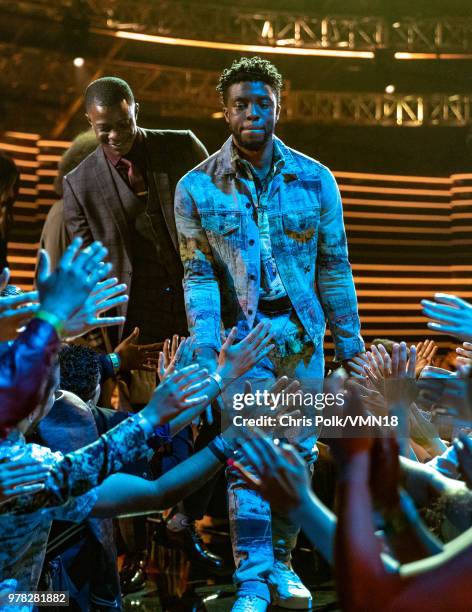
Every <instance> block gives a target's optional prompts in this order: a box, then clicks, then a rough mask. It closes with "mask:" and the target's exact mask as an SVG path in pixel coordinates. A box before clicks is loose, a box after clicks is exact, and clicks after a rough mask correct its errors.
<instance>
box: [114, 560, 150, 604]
mask: <svg viewBox="0 0 472 612" xmlns="http://www.w3.org/2000/svg"><path fill="white" fill-rule="evenodd" d="M146 561H147V559H146V555H135V556H133V557H126V559H125V562H124V565H123V568H122V569H121V572H120V585H121V592H122V594H123V595H128V594H129V593H136V591H141V590H142V589H143V588H144V587H145V586H146V579H147V576H146Z"/></svg>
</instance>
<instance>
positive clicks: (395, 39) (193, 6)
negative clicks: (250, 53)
mask: <svg viewBox="0 0 472 612" xmlns="http://www.w3.org/2000/svg"><path fill="white" fill-rule="evenodd" d="M236 4H237V3H236ZM71 5H72V9H71ZM1 7H4V8H5V9H7V10H10V11H12V12H15V13H21V14H23V15H29V16H35V15H36V16H40V15H42V16H43V17H44V16H47V17H48V18H49V19H51V20H54V21H60V20H62V19H63V16H64V12H65V11H69V14H70V15H73V16H74V17H75V18H77V19H78V20H80V18H81V16H84V17H85V18H87V19H89V20H90V26H91V27H93V28H102V29H109V30H113V31H124V30H126V31H130V32H139V33H146V34H150V35H158V36H169V37H178V38H186V39H198V40H207V41H224V42H234V43H241V44H252V45H270V46H280V47H298V48H310V49H337V50H350V51H367V50H368V51H375V50H376V49H391V50H392V51H396V52H400V53H402V52H404V53H438V54H439V53H444V54H447V53H457V54H460V53H471V52H472V18H470V17H468V18H465V17H421V16H418V17H408V16H405V17H401V16H397V17H395V18H391V19H387V18H385V17H383V16H356V15H323V14H315V13H311V14H310V13H309V12H306V13H296V12H287V11H275V10H265V9H260V10H257V9H249V8H245V7H237V6H233V7H231V6H225V5H221V4H220V5H218V4H208V3H188V2H180V1H178V0H153V1H152V2H142V1H139V0H79V1H78V2H77V1H75V2H72V3H71V2H70V0H56V1H55V2H50V1H49V0H23V1H21V2H18V1H17V0H15V1H13V0H1V2H0V8H1ZM73 11H75V13H74V12H73ZM81 11H82V12H81Z"/></svg>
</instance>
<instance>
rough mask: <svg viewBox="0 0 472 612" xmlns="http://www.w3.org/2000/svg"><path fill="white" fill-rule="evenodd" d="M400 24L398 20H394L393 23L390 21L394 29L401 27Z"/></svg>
mask: <svg viewBox="0 0 472 612" xmlns="http://www.w3.org/2000/svg"><path fill="white" fill-rule="evenodd" d="M401 27H402V24H401V23H400V22H399V21H395V22H394V23H392V28H395V30H398V28H401Z"/></svg>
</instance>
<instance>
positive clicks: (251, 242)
mask: <svg viewBox="0 0 472 612" xmlns="http://www.w3.org/2000/svg"><path fill="white" fill-rule="evenodd" d="M253 245H254V240H253V239H252V238H251V240H250V241H249V246H253Z"/></svg>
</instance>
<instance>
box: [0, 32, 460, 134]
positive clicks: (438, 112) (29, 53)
mask: <svg viewBox="0 0 472 612" xmlns="http://www.w3.org/2000/svg"><path fill="white" fill-rule="evenodd" d="M116 44H117V46H118V45H120V44H121V43H120V42H119V41H117V43H116ZM114 51H115V52H116V51H118V49H117V48H115V50H114V49H111V51H110V53H108V55H107V57H105V58H103V60H101V62H97V70H96V72H95V74H94V77H95V78H96V77H98V76H100V74H105V73H107V72H108V73H113V74H117V75H119V76H121V77H122V78H124V79H126V80H127V81H129V83H130V84H131V86H132V87H133V90H134V92H135V95H136V98H137V99H138V100H142V101H146V102H152V103H153V105H154V108H155V111H156V113H157V112H159V114H160V115H161V116H167V117H194V118H201V119H208V118H211V117H214V118H215V119H216V118H218V117H219V116H221V113H219V111H220V110H221V107H220V103H219V100H218V96H217V94H216V91H215V85H216V80H217V77H218V73H217V72H211V71H207V70H197V69H193V68H192V69H190V68H177V67H171V66H160V65H156V64H148V63H143V62H133V61H127V60H123V59H119V58H117V57H116V53H115V52H114ZM0 72H1V74H2V78H3V79H4V82H6V83H9V87H10V88H11V94H12V95H15V96H16V97H19V98H22V97H25V98H26V97H27V98H28V99H29V101H30V102H31V101H32V100H33V99H36V100H37V101H38V102H40V103H41V102H42V103H47V102H48V101H49V102H54V101H56V102H57V101H60V102H62V106H63V113H62V115H61V117H60V119H59V120H58V122H57V123H56V126H55V128H54V129H53V131H52V134H53V136H54V137H58V136H60V135H61V134H62V133H63V131H64V129H65V128H66V127H67V125H68V123H69V121H70V120H71V119H72V117H73V116H74V115H75V113H76V112H78V111H79V110H80V108H81V101H82V91H83V87H82V86H78V84H77V81H76V79H75V77H74V73H73V71H71V70H70V66H69V65H68V64H67V63H65V62H64V61H63V58H62V56H61V55H60V54H54V53H52V52H48V53H47V57H45V52H44V51H39V50H38V49H28V48H24V47H23V48H21V49H16V50H15V48H14V46H12V45H0ZM31 75H35V79H37V80H38V82H39V83H40V84H39V86H38V87H37V88H36V89H34V90H32V89H31V87H30V86H29V83H30V81H31ZM282 108H283V113H282V120H283V121H290V122H300V123H331V124H344V125H384V126H412V127H414V126H423V125H431V126H467V125H469V124H470V121H471V114H472V110H471V109H472V94H456V95H453V94H408V95H402V94H400V93H398V94H397V93H395V94H385V93H378V92H377V93H359V92H328V91H297V90H293V89H291V87H290V83H287V87H286V89H285V92H284V95H283V104H282Z"/></svg>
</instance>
